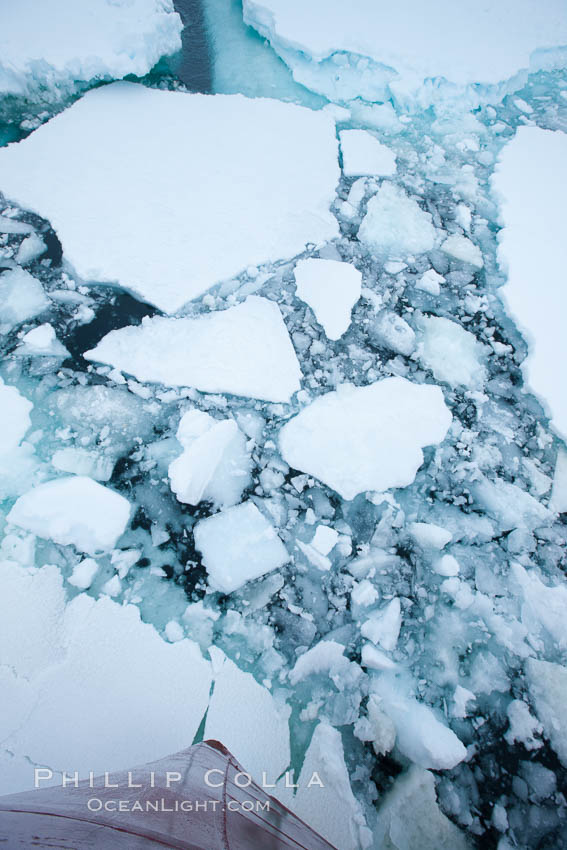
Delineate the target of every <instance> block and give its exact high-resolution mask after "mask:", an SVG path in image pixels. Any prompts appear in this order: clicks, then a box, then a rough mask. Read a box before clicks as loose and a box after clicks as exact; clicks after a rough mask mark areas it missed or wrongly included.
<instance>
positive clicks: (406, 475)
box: [279, 378, 451, 499]
mask: <svg viewBox="0 0 567 850" xmlns="http://www.w3.org/2000/svg"><path fill="white" fill-rule="evenodd" d="M450 424H451V414H450V412H449V410H448V409H447V407H446V406H445V402H444V400H443V393H442V391H441V389H440V387H437V386H432V385H431V384H413V383H411V382H410V381H407V380H406V379H405V378H385V379H384V380H383V381H377V382H376V383H374V384H370V386H367V387H355V386H353V385H352V384H343V385H342V386H340V387H339V388H338V389H337V390H336V391H334V392H330V393H327V394H326V395H323V396H320V397H319V398H318V399H316V400H315V401H314V402H312V403H311V404H310V405H309V406H308V407H306V408H304V409H303V410H302V411H301V412H300V413H299V414H298V415H297V416H295V417H294V418H293V419H291V420H290V421H289V422H288V423H287V424H286V425H284V427H283V428H282V429H281V431H280V436H279V444H280V449H281V452H282V455H283V457H284V459H285V460H286V462H287V463H289V465H290V466H292V467H293V468H294V469H299V470H301V471H302V472H308V473H309V474H310V475H314V476H315V477H316V478H318V479H319V480H320V481H323V482H324V483H325V484H327V485H328V486H329V487H332V488H333V490H336V491H337V493H340V495H341V496H342V497H343V499H354V497H355V496H357V495H358V494H359V493H363V492H364V491H365V490H378V491H383V490H388V489H390V487H406V486H407V485H408V484H411V483H412V481H413V480H414V478H415V474H416V472H417V470H418V469H419V467H420V466H421V464H422V463H423V452H422V448H423V447H424V446H430V445H434V444H436V443H440V442H441V441H442V440H443V438H444V437H445V434H446V433H447V430H448V429H449V426H450Z"/></svg>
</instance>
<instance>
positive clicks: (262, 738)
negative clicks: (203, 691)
mask: <svg viewBox="0 0 567 850" xmlns="http://www.w3.org/2000/svg"><path fill="white" fill-rule="evenodd" d="M209 655H210V656H211V660H212V664H213V679H214V684H213V693H212V696H211V701H210V703H209V708H208V711H207V720H206V723H205V733H204V737H205V739H207V738H213V739H215V740H217V741H222V743H223V744H224V746H225V747H228V749H229V750H230V752H231V753H232V755H233V756H234V757H235V758H236V759H238V761H239V762H240V763H241V764H242V766H243V768H244V770H245V771H246V772H247V773H249V774H250V775H251V776H252V777H253V778H254V779H255V780H256V781H257V782H260V783H261V782H262V781H264V784H267V783H275V781H276V779H279V777H280V776H281V775H282V773H283V772H284V771H285V770H287V769H288V767H289V763H290V742H289V725H288V719H289V715H290V708H289V707H288V706H287V705H286V704H285V703H284V702H282V703H281V704H278V703H277V702H276V700H275V699H274V697H273V696H272V694H271V693H270V692H269V691H268V690H267V689H266V688H264V687H262V685H259V684H258V682H257V681H256V680H255V679H254V676H252V674H251V673H245V672H244V671H243V670H240V669H239V668H238V667H237V666H236V664H234V662H233V661H231V660H230V659H229V658H227V657H226V655H225V654H224V652H222V650H220V649H218V647H216V646H213V647H211V648H210V649H209Z"/></svg>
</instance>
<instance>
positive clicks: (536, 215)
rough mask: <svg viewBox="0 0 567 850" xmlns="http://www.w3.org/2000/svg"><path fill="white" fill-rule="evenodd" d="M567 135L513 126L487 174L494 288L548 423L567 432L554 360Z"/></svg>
mask: <svg viewBox="0 0 567 850" xmlns="http://www.w3.org/2000/svg"><path fill="white" fill-rule="evenodd" d="M566 163H567V135H565V133H563V132H560V131H551V130H542V129H540V128H539V127H520V128H519V129H518V131H517V133H516V135H515V136H514V138H513V139H512V140H511V141H510V142H508V144H507V145H505V147H504V148H503V150H502V152H501V154H500V158H499V162H498V163H497V165H496V169H495V172H494V175H493V177H492V187H493V190H494V194H495V195H496V197H497V198H498V199H499V200H500V208H501V213H500V217H501V221H502V224H503V229H502V230H501V232H500V233H499V235H498V239H499V248H498V258H499V262H500V266H501V268H502V270H503V271H505V272H506V273H507V275H508V282H507V284H506V286H505V287H503V289H501V290H500V292H501V294H502V297H503V299H504V302H505V304H506V306H507V307H508V310H509V312H510V314H511V315H512V317H513V318H514V320H515V321H516V322H517V323H518V325H519V327H520V330H521V331H522V332H523V333H524V335H525V337H526V339H527V341H528V343H529V352H528V356H527V358H526V360H525V362H524V364H523V370H524V375H525V377H526V380H527V382H528V384H529V386H530V389H531V390H532V391H533V392H535V393H537V395H538V397H539V398H540V400H541V401H542V403H543V404H544V406H545V407H546V409H547V411H548V413H549V415H550V417H551V419H552V421H553V424H554V426H555V427H556V428H557V430H558V431H559V432H560V434H562V436H563V437H565V436H567V396H566V394H565V392H564V387H563V383H562V381H561V380H558V378H557V371H556V368H555V367H556V364H557V363H558V362H561V361H564V360H565V358H566V357H567V337H566V335H565V332H564V323H563V316H564V308H565V303H566V302H565V298H566V296H565V287H564V278H563V273H562V270H563V269H564V268H565V266H566V265H567V240H566V239H565V232H564V222H565V218H566V217H567V191H566V189H567V165H566Z"/></svg>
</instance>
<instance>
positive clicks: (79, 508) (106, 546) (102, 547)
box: [7, 475, 130, 555]
mask: <svg viewBox="0 0 567 850" xmlns="http://www.w3.org/2000/svg"><path fill="white" fill-rule="evenodd" d="M129 518H130V503H129V502H128V500H127V499H125V498H124V496H121V495H120V493H116V491H114V490H110V489H109V488H108V487H103V486H102V484H99V483H98V482H96V481H93V480H92V478H87V477H86V476H83V475H75V476H68V477H66V478H56V479H54V480H53V481H46V482H45V483H43V484H38V485H37V487H33V488H32V489H31V490H28V492H27V493H24V494H23V496H20V498H19V499H18V500H17V502H16V504H15V505H14V507H13V508H12V510H11V511H10V513H9V514H8V517H7V519H8V522H11V523H13V524H14V525H17V526H19V528H24V529H25V530H26V531H31V532H32V533H33V534H37V536H38V537H43V538H46V539H48V540H53V541H54V542H55V543H60V544H62V545H64V546H65V545H69V544H71V545H73V546H75V547H76V548H77V549H79V551H81V552H86V553H87V554H88V555H96V554H97V553H99V552H107V551H109V550H110V549H112V548H113V547H114V545H115V543H116V541H117V540H118V538H119V537H120V535H121V534H122V533H123V531H124V529H125V528H126V525H127V524H128V520H129Z"/></svg>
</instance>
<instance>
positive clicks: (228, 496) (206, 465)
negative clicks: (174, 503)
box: [168, 410, 251, 507]
mask: <svg viewBox="0 0 567 850" xmlns="http://www.w3.org/2000/svg"><path fill="white" fill-rule="evenodd" d="M177 439H178V441H179V442H180V443H181V445H182V446H183V452H182V454H181V455H179V457H177V458H176V459H175V460H174V461H172V462H171V463H170V465H169V471H168V474H169V480H170V483H171V489H172V490H173V492H174V493H175V495H176V496H177V498H178V500H179V501H180V502H184V503H185V504H188V505H198V504H199V502H200V501H202V500H203V499H205V500H207V501H211V502H213V504H214V505H216V506H217V507H229V506H231V505H234V504H236V503H237V502H239V501H240V498H241V496H242V491H243V490H244V488H245V487H247V486H248V484H249V483H250V469H251V459H250V454H249V452H248V451H247V450H246V438H245V437H244V434H243V433H242V431H241V430H240V429H239V427H238V425H237V424H236V422H235V421H234V419H223V420H220V421H219V420H216V419H213V417H212V416H209V414H208V413H201V412H200V411H198V410H189V411H187V413H185V414H184V415H183V416H182V418H181V421H180V423H179V427H178V429H177Z"/></svg>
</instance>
